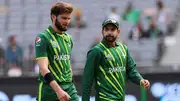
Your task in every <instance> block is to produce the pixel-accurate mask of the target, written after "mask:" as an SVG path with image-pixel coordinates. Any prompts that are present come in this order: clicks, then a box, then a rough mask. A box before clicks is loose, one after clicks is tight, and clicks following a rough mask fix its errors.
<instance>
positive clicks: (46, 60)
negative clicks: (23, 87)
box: [35, 2, 78, 101]
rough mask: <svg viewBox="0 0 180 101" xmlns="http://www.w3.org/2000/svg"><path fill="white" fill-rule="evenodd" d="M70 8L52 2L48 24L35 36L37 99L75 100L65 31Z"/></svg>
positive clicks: (69, 40) (52, 100) (68, 43)
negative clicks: (38, 69) (37, 69)
mask: <svg viewBox="0 0 180 101" xmlns="http://www.w3.org/2000/svg"><path fill="white" fill-rule="evenodd" d="M72 11H73V7H72V5H71V4H68V3H65V2H57V3H55V4H54V5H53V6H52V8H51V13H50V16H51V20H52V24H51V25H50V26H49V27H48V28H47V29H46V30H44V31H43V32H41V33H40V34H38V36H37V37H36V40H35V49H36V60H37V63H38V65H39V67H40V74H39V79H38V83H39V90H38V97H37V100H38V101H78V96H77V91H76V88H75V86H74V84H73V82H72V71H71V66H70V55H71V50H72V47H73V43H72V39H71V36H70V35H68V34H67V33H66V32H65V31H66V30H67V28H68V25H69V23H70V17H71V13H72Z"/></svg>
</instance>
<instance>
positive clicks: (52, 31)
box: [48, 26, 65, 37]
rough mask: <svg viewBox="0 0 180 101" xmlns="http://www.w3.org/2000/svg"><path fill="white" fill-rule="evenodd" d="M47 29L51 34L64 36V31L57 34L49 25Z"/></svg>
mask: <svg viewBox="0 0 180 101" xmlns="http://www.w3.org/2000/svg"><path fill="white" fill-rule="evenodd" d="M48 29H49V30H50V31H51V33H52V34H57V35H58V36H61V37H64V35H65V33H62V34H58V33H57V32H55V31H54V29H53V28H52V27H51V26H49V27H48Z"/></svg>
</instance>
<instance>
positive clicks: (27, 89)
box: [0, 0, 180, 101]
mask: <svg viewBox="0 0 180 101" xmlns="http://www.w3.org/2000/svg"><path fill="white" fill-rule="evenodd" d="M57 1H59V0H0V101H35V97H36V91H37V80H36V79H37V74H38V65H37V64H36V61H35V55H34V40H35V37H36V35H37V34H38V33H39V32H41V31H43V30H45V29H46V28H47V27H48V26H49V25H50V24H51V20H50V8H51V5H52V4H53V3H55V2H57ZM63 1H65V2H69V3H72V4H73V6H74V12H73V16H72V22H71V25H70V26H69V30H68V33H69V34H71V35H72V36H73V41H74V48H73V52H72V68H73V73H74V81H75V84H76V86H77V90H78V92H79V96H80V97H81V76H82V72H83V68H84V63H85V58H86V53H87V51H88V50H89V49H90V48H91V47H92V46H94V45H95V44H97V43H98V42H99V41H100V40H101V38H102V37H101V23H102V21H103V20H104V19H105V18H110V17H111V18H114V19H116V20H117V21H119V22H120V29H121V34H120V37H119V38H118V40H119V41H121V42H122V43H124V44H126V45H127V46H128V48H129V51H130V52H131V54H132V55H133V57H134V59H135V60H136V63H137V69H138V70H139V72H140V73H141V74H142V75H143V76H144V77H145V78H147V79H149V80H150V82H151V84H152V86H151V88H150V90H149V91H145V90H143V89H141V88H139V87H138V86H136V85H134V84H132V83H130V82H129V81H127V93H126V100H125V101H180V79H179V77H180V56H179V50H180V47H179V45H180V24H179V22H180V20H179V18H180V17H179V15H180V1H179V0H113V1H112V0H63ZM93 99H94V97H93V94H92V100H91V101H93Z"/></svg>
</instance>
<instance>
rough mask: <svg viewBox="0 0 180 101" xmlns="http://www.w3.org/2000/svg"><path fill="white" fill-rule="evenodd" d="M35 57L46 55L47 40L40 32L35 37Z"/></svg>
mask: <svg viewBox="0 0 180 101" xmlns="http://www.w3.org/2000/svg"><path fill="white" fill-rule="evenodd" d="M35 52H36V59H38V58H43V57H47V42H46V39H45V37H44V36H43V35H42V34H39V35H38V36H37V37H36V39H35Z"/></svg>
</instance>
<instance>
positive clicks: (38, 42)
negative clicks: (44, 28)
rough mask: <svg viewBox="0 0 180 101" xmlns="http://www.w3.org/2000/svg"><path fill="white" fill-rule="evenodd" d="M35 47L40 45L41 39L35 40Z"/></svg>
mask: <svg viewBox="0 0 180 101" xmlns="http://www.w3.org/2000/svg"><path fill="white" fill-rule="evenodd" d="M35 42H36V46H40V43H41V38H40V37H37V38H36V40H35Z"/></svg>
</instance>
